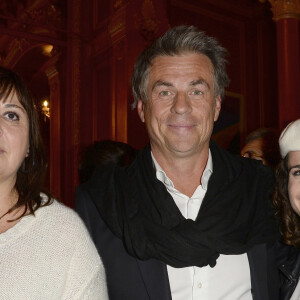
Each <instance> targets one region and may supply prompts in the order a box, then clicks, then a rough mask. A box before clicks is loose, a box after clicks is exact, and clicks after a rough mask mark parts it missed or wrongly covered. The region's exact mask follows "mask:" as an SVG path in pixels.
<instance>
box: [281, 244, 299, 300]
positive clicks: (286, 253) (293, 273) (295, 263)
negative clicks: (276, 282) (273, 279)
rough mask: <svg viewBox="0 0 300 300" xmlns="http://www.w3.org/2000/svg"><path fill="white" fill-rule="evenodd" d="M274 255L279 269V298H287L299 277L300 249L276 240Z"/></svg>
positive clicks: (286, 299) (287, 299) (283, 299)
mask: <svg viewBox="0 0 300 300" xmlns="http://www.w3.org/2000/svg"><path fill="white" fill-rule="evenodd" d="M276 255H277V263H278V269H279V271H280V272H279V273H280V299H281V300H289V299H290V298H291V297H292V295H293V292H294V290H295V288H296V286H297V284H298V281H299V279H300V251H299V250H297V249H296V248H295V247H293V246H288V245H284V244H283V243H280V242H278V244H277V245H276Z"/></svg>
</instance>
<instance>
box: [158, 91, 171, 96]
mask: <svg viewBox="0 0 300 300" xmlns="http://www.w3.org/2000/svg"><path fill="white" fill-rule="evenodd" d="M159 95H160V96H163V97H165V96H170V95H171V92H169V91H161V92H160V93H159Z"/></svg>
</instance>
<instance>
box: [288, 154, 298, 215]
mask: <svg viewBox="0 0 300 300" xmlns="http://www.w3.org/2000/svg"><path fill="white" fill-rule="evenodd" d="M288 155H289V156H288V168H289V183H288V192H289V199H290V202H291V205H292V208H293V209H294V211H295V212H296V213H297V214H298V215H299V216H300V151H291V152H289V154H288Z"/></svg>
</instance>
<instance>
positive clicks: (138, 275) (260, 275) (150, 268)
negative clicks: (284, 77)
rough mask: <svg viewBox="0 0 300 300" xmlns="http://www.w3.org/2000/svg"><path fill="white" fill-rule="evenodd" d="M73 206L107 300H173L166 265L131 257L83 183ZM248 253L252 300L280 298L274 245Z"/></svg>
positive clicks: (258, 246) (264, 246) (274, 299)
mask: <svg viewBox="0 0 300 300" xmlns="http://www.w3.org/2000/svg"><path fill="white" fill-rule="evenodd" d="M75 208H76V211H77V212H78V213H79V215H80V216H81V217H82V219H83V220H84V222H85V224H86V226H87V228H88V230H89V232H90V233H91V235H92V238H93V240H94V242H95V244H96V247H97V249H98V251H99V254H100V256H101V258H102V260H103V263H104V267H105V270H106V276H107V285H108V292H109V299H110V300H171V299H172V298H171V292H170V285H169V279H168V273H167V267H166V265H165V264H164V263H162V262H160V261H157V260H154V259H151V260H148V261H141V260H138V259H136V258H134V257H132V256H130V255H129V254H128V253H127V252H126V249H125V248H124V245H123V243H122V241H121V240H120V239H119V238H117V237H116V236H115V235H113V234H112V232H111V231H110V229H109V228H108V227H107V226H106V224H105V223H104V222H103V220H102V218H101V217H100V215H99V213H98V211H97V208H96V206H95V204H94V203H93V202H92V201H91V199H90V197H89V195H88V193H87V192H86V191H85V188H84V185H83V186H80V187H78V188H77V190H76V200H75ZM247 254H248V259H249V265H250V274H251V286H252V294H253V299H254V300H276V299H279V298H278V286H279V282H278V276H277V274H278V272H277V270H276V265H275V262H274V261H273V259H274V247H269V246H268V245H266V244H261V245H257V246H255V247H253V248H252V249H251V250H250V251H249V252H248V253H247ZM233 300H234V299H233Z"/></svg>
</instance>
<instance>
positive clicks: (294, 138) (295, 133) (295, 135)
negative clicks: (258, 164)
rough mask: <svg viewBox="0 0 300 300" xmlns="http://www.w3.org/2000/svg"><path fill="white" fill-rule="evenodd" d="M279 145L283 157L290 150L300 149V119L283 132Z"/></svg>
mask: <svg viewBox="0 0 300 300" xmlns="http://www.w3.org/2000/svg"><path fill="white" fill-rule="evenodd" d="M279 147H280V153H281V156H282V158H284V157H285V156H286V155H287V154H288V153H289V152H290V151H300V119H298V120H296V121H293V122H291V123H290V124H289V125H288V126H287V127H286V128H285V129H284V130H283V131H282V133H281V135H280V138H279Z"/></svg>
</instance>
